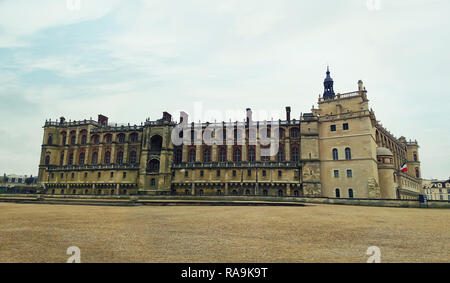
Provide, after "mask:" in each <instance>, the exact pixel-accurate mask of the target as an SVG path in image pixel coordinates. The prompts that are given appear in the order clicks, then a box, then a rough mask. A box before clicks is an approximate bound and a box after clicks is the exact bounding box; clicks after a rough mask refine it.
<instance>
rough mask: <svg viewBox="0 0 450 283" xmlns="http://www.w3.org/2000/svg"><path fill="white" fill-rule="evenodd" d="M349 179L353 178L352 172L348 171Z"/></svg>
mask: <svg viewBox="0 0 450 283" xmlns="http://www.w3.org/2000/svg"><path fill="white" fill-rule="evenodd" d="M347 177H348V178H351V177H353V173H352V170H347Z"/></svg>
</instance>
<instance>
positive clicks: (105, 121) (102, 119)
mask: <svg viewBox="0 0 450 283" xmlns="http://www.w3.org/2000/svg"><path fill="white" fill-rule="evenodd" d="M98 123H99V124H100V125H102V126H107V125H108V117H106V116H104V115H102V114H98Z"/></svg>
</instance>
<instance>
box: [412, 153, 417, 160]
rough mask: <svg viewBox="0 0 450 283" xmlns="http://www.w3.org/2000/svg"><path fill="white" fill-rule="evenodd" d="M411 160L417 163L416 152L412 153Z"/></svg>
mask: <svg viewBox="0 0 450 283" xmlns="http://www.w3.org/2000/svg"><path fill="white" fill-rule="evenodd" d="M413 158H414V161H417V152H414V153H413Z"/></svg>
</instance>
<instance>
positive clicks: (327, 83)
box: [323, 66, 335, 99]
mask: <svg viewBox="0 0 450 283" xmlns="http://www.w3.org/2000/svg"><path fill="white" fill-rule="evenodd" d="M326 74H327V76H326V78H325V80H324V82H323V87H324V92H323V99H333V98H334V97H335V94H334V90H333V84H334V82H333V79H332V78H331V76H330V66H327V72H326Z"/></svg>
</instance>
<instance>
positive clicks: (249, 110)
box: [246, 108, 253, 124]
mask: <svg viewBox="0 0 450 283" xmlns="http://www.w3.org/2000/svg"><path fill="white" fill-rule="evenodd" d="M246 110H247V124H248V123H249V122H250V121H251V120H252V116H253V113H252V109H250V108H247V109H246Z"/></svg>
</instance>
